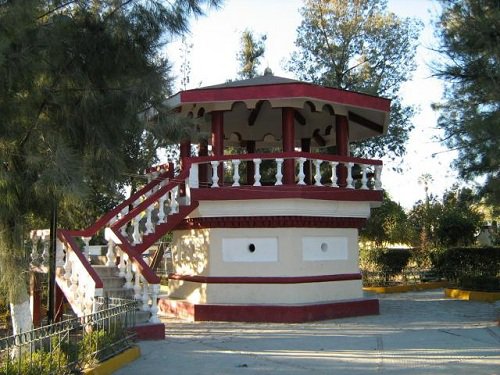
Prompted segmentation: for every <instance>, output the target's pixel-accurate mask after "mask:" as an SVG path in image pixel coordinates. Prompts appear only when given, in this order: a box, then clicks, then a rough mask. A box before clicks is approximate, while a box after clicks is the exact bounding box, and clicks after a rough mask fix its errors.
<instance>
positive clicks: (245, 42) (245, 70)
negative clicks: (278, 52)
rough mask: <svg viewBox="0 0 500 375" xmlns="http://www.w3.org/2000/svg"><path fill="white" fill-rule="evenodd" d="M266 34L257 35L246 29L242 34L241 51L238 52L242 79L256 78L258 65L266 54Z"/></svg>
mask: <svg viewBox="0 0 500 375" xmlns="http://www.w3.org/2000/svg"><path fill="white" fill-rule="evenodd" d="M266 39H267V36H266V35H260V36H258V37H256V36H255V35H254V34H253V32H252V31H251V30H248V29H247V30H245V31H243V33H242V34H241V51H240V52H239V53H238V61H239V62H240V67H241V70H240V71H239V74H238V76H239V78H240V79H248V78H254V77H255V76H257V67H258V66H259V65H260V59H261V58H262V57H263V56H264V52H265V50H266V49H265V41H266Z"/></svg>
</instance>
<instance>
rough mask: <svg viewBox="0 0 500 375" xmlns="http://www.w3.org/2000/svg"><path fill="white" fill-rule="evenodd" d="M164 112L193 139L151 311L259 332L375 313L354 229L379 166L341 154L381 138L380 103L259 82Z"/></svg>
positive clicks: (186, 149)
mask: <svg viewBox="0 0 500 375" xmlns="http://www.w3.org/2000/svg"><path fill="white" fill-rule="evenodd" d="M168 103H169V104H170V106H171V107H172V108H173V109H174V110H175V111H176V112H177V113H178V114H179V115H180V116H185V117H188V118H191V119H192V120H193V121H194V123H195V124H196V130H197V132H198V133H199V135H198V137H197V138H198V139H199V141H198V144H197V147H196V149H197V155H193V154H192V152H191V151H192V150H193V149H194V148H195V147H193V145H192V144H191V141H190V140H188V139H186V140H184V141H183V142H182V144H181V160H182V162H181V164H182V168H183V169H184V170H185V171H187V169H189V172H186V173H188V174H189V177H188V188H189V191H188V195H189V196H188V197H187V198H186V199H188V200H189V201H190V203H193V202H196V205H197V207H196V208H194V209H193V210H192V211H191V212H190V213H189V214H188V215H187V216H186V217H185V218H184V219H183V220H182V221H181V222H180V223H179V224H177V225H176V226H175V227H174V228H173V246H172V264H173V272H172V273H171V274H169V276H168V278H169V286H168V296H167V297H166V298H163V299H162V300H161V303H160V309H162V310H164V311H166V312H169V313H176V314H188V315H190V316H191V317H192V318H193V319H194V320H222V321H262V322H300V321H309V320H319V319H329V318H335V317H345V316H355V315H365V314H377V313H378V311H379V307H378V300H376V299H366V298H363V292H362V283H361V274H360V270H359V266H358V229H359V228H361V227H362V226H363V225H364V223H365V222H366V219H367V218H368V217H369V215H370V208H372V207H377V206H378V205H380V202H381V201H382V190H381V186H382V185H381V180H380V177H381V168H382V162H381V161H378V160H369V159H360V158H353V157H351V156H350V152H349V143H350V142H352V141H358V140H362V139H366V138H369V137H375V136H380V135H383V134H385V133H386V131H387V125H388V120H389V107H390V101H389V100H387V99H384V98H380V97H375V96H370V95H366V94H361V93H357V92H352V91H346V90H340V89H336V88H330V87H323V86H319V85H314V84H310V83H304V82H300V81H296V80H292V79H287V78H282V77H276V76H273V75H272V74H269V72H267V74H265V75H264V76H261V77H257V78H253V79H248V80H242V81H235V82H227V83H224V84H221V85H216V86H209V87H203V88H198V89H193V90H187V91H182V92H179V93H178V94H176V95H174V96H172V97H171V98H169V100H168ZM181 191H182V189H181ZM181 195H182V193H181Z"/></svg>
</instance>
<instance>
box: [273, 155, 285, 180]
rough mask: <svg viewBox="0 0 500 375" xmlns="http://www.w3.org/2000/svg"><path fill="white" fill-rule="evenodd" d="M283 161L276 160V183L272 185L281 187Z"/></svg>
mask: <svg viewBox="0 0 500 375" xmlns="http://www.w3.org/2000/svg"><path fill="white" fill-rule="evenodd" d="M283 161H284V160H283V159H276V182H275V183H274V185H283Z"/></svg>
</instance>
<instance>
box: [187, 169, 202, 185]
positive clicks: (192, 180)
mask: <svg viewBox="0 0 500 375" xmlns="http://www.w3.org/2000/svg"><path fill="white" fill-rule="evenodd" d="M198 170H199V167H198V164H197V163H193V164H191V169H190V170H189V185H190V186H191V187H192V188H193V189H198V188H199V187H200V180H199V174H198Z"/></svg>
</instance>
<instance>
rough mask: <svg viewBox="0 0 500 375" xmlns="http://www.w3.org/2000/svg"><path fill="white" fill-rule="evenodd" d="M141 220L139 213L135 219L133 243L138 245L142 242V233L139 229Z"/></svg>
mask: <svg viewBox="0 0 500 375" xmlns="http://www.w3.org/2000/svg"><path fill="white" fill-rule="evenodd" d="M140 222H141V215H137V216H136V217H135V218H134V220H133V225H134V232H133V233H132V239H133V244H134V245H137V244H140V243H141V242H142V238H141V233H140V231H139V224H140Z"/></svg>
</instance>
